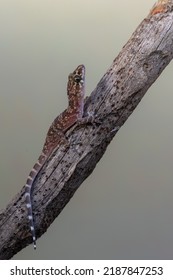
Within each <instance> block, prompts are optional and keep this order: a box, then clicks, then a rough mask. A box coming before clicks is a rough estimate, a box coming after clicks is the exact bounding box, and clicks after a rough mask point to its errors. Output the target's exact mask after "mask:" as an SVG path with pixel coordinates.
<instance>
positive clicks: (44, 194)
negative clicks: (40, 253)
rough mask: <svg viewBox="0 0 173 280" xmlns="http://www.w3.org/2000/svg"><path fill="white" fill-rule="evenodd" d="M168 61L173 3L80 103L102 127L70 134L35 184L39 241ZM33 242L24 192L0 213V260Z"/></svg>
mask: <svg viewBox="0 0 173 280" xmlns="http://www.w3.org/2000/svg"><path fill="white" fill-rule="evenodd" d="M172 57H173V0H170V1H166V0H161V1H159V2H158V3H157V4H156V5H155V6H154V7H153V9H152V10H151V12H150V14H149V15H148V17H146V18H145V19H144V20H143V22H142V23H141V24H140V25H139V27H138V28H137V29H136V31H135V32H134V34H133V35H132V37H131V38H130V40H129V41H128V42H127V44H126V45H125V46H124V47H123V49H122V51H121V52H120V54H119V55H118V57H117V58H116V59H115V60H114V61H113V63H112V65H111V66H110V68H109V69H108V70H107V72H106V73H105V74H104V76H103V77H102V79H101V80H100V82H99V83H98V85H97V87H96V89H95V90H94V91H93V92H92V94H91V96H90V97H89V98H88V99H87V100H86V102H85V115H86V114H87V113H88V112H93V113H94V114H95V115H97V118H99V119H100V121H101V123H100V124H97V125H94V124H85V125H83V126H74V127H73V128H71V129H70V130H69V131H68V133H67V137H68V139H69V143H70V146H69V147H68V148H65V147H60V148H59V149H58V150H57V151H56V153H55V154H54V155H53V156H52V157H51V159H50V160H49V161H48V162H47V164H45V166H44V168H43V169H42V171H41V172H40V174H39V176H38V177H37V179H36V181H35V183H34V190H33V213H34V218H35V226H36V235H37V237H40V236H41V235H42V234H43V233H44V232H45V231H46V230H47V229H48V227H49V225H50V224H51V223H52V222H53V221H54V219H55V218H56V217H57V216H58V215H59V213H60V212H61V211H62V209H63V208H64V206H65V205H66V204H67V203H68V201H69V200H70V198H71V197H72V196H73V195H74V193H75V191H76V190H77V188H78V187H79V186H80V184H81V183H82V182H83V181H84V180H85V178H87V177H88V176H89V175H90V174H91V172H92V171H93V170H94V168H95V166H96V164H97V162H98V161H99V160H100V158H101V157H102V156H103V154H104V152H105V150H106V148H107V146H108V144H109V143H110V141H111V140H112V139H113V137H114V136H115V134H116V133H117V131H118V129H119V128H120V127H121V126H122V125H123V124H124V122H125V121H126V120H127V118H128V117H129V116H130V114H131V113H132V112H133V110H134V109H135V108H136V106H137V105H138V103H139V102H140V101H141V99H142V97H143V96H144V94H145V93H146V92H147V90H148V88H149V87H150V86H151V85H152V84H153V83H154V81H155V80H156V79H157V78H158V77H159V75H160V74H161V72H162V71H163V69H164V68H165V67H166V66H167V65H168V63H169V62H170V61H171V59H172ZM31 242H32V238H31V233H30V229H29V227H28V219H27V212H26V207H25V199H24V188H22V190H21V191H20V193H18V194H17V195H16V196H15V197H14V199H13V200H12V201H11V202H10V203H9V205H8V206H7V208H6V209H5V210H3V211H1V213H0V259H10V258H11V257H12V256H13V255H14V254H16V253H17V252H19V251H20V250H21V249H22V248H24V247H26V246H27V245H28V244H30V243H31Z"/></svg>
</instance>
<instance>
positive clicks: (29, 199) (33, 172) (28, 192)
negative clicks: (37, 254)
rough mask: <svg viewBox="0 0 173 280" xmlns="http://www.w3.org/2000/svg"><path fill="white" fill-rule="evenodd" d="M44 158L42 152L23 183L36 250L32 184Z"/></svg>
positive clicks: (45, 157)
mask: <svg viewBox="0 0 173 280" xmlns="http://www.w3.org/2000/svg"><path fill="white" fill-rule="evenodd" d="M46 159H47V156H46V155H45V154H44V153H42V154H41V155H40V157H39V159H38V161H37V162H36V163H35V165H34V167H33V168H32V170H31V172H30V174H29V176H28V179H27V181H26V184H25V202H26V207H27V211H28V220H29V226H30V230H31V235H32V241H33V246H34V249H35V250H36V233H35V224H34V217H33V211H32V186H33V183H34V181H35V178H36V176H37V175H38V173H39V171H40V170H41V168H42V167H43V165H44V163H45V161H46Z"/></svg>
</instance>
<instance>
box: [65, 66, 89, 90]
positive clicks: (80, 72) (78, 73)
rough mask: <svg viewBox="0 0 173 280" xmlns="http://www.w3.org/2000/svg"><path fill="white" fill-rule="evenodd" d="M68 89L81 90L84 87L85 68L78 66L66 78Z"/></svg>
mask: <svg viewBox="0 0 173 280" xmlns="http://www.w3.org/2000/svg"><path fill="white" fill-rule="evenodd" d="M68 81H69V84H68V86H69V88H73V87H75V86H77V87H79V88H82V87H83V86H84V81H85V66H84V65H82V64H81V65H79V66H78V67H77V68H76V69H75V70H74V71H73V73H71V74H70V75H69V76H68Z"/></svg>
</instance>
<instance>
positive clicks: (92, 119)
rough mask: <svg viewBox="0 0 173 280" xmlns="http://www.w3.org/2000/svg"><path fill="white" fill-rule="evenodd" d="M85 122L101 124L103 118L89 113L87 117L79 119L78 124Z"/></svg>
mask: <svg viewBox="0 0 173 280" xmlns="http://www.w3.org/2000/svg"><path fill="white" fill-rule="evenodd" d="M84 124H92V125H100V124H101V120H100V119H99V118H98V116H97V115H94V114H92V113H88V114H87V116H86V117H83V118H81V119H79V120H78V121H77V123H76V126H78V125H84Z"/></svg>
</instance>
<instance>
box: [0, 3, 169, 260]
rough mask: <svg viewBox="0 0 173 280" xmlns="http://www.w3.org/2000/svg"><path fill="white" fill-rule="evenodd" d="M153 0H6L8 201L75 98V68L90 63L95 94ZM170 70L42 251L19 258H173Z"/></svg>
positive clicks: (1, 36) (3, 154) (2, 99)
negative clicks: (71, 94)
mask: <svg viewBox="0 0 173 280" xmlns="http://www.w3.org/2000/svg"><path fill="white" fill-rule="evenodd" d="M154 2H155V1H154V0H153V1H146V0H140V1H139V0H131V1H128V0H121V1H118V0H107V1H106V0H87V1H82V0H71V1H69V0H64V1H60V0H30V1H22V0H4V1H3V0H1V1H0V72H1V73H0V129H1V132H0V142H1V145H0V179H1V183H0V184H1V195H0V208H1V209H2V208H4V207H5V206H6V205H7V203H8V202H9V201H10V200H11V199H12V197H13V196H14V195H15V194H16V193H17V192H18V191H19V190H20V189H21V187H22V186H23V185H24V183H25V181H26V178H27V176H28V174H29V172H30V169H31V168H32V166H33V164H34V163H35V161H36V160H37V157H38V156H39V153H40V151H41V149H42V145H43V142H44V138H45V135H46V132H47V129H48V127H49V125H50V124H51V122H52V121H53V119H54V118H55V117H56V116H57V115H58V114H59V113H60V112H61V111H62V110H64V109H65V107H66V106H67V96H66V84H67V76H68V74H69V73H70V72H71V71H73V70H74V68H75V67H76V66H77V65H78V64H81V63H83V64H85V66H86V71H87V73H86V94H87V95H89V94H90V93H91V91H92V90H93V89H94V88H95V86H96V84H97V83H98V81H99V80H100V78H101V77H102V75H103V74H104V73H105V72H106V70H107V68H108V67H109V66H110V64H111V63H112V61H113V59H114V58H115V57H116V56H117V55H118V53H119V51H120V50H121V48H122V47H123V45H124V44H125V43H126V41H127V40H128V39H129V37H130V36H131V34H132V32H133V31H134V30H135V29H136V27H137V26H138V24H139V23H140V22H141V21H142V20H143V18H144V17H145V16H146V15H147V14H148V12H149V10H150V9H151V7H152V5H153V4H154ZM172 73H173V64H170V65H169V66H168V67H167V68H166V69H165V71H164V72H163V73H162V75H161V76H160V77H159V79H158V80H157V81H156V82H155V84H154V85H153V86H152V88H150V89H149V91H148V92H147V94H146V96H145V97H144V98H143V100H142V102H141V103H140V104H139V106H138V107H137V109H136V110H135V111H134V113H133V114H132V115H131V117H130V118H129V119H128V121H127V122H126V123H125V124H124V126H123V127H122V128H121V129H120V131H119V132H118V134H117V135H116V137H115V138H114V140H113V141H112V143H111V144H110V146H109V147H108V149H107V151H106V153H105V155H104V157H103V158H102V160H101V161H100V162H99V163H98V165H97V167H96V169H95V170H94V172H93V173H92V175H91V176H90V177H89V178H88V179H87V180H86V181H85V182H84V183H83V184H82V185H81V187H80V188H79V189H78V191H77V192H76V193H75V195H74V197H73V198H72V199H71V201H70V202H69V203H68V205H67V206H66V207H65V208H64V210H63V211H62V213H61V214H60V215H59V217H58V218H57V219H56V220H55V222H54V223H53V224H52V225H51V227H50V228H49V230H48V231H47V233H45V234H44V235H43V236H42V237H41V238H40V239H39V240H38V242H37V251H34V250H33V247H32V245H31V246H28V247H27V248H25V249H23V250H22V251H21V252H20V253H19V254H17V255H16V256H15V257H14V259H172V258H173V203H172V199H173V184H172V181H173V180H172V179H173V148H172V143H173V127H172V122H173V110H172V106H173V95H172V91H173V84H172Z"/></svg>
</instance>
